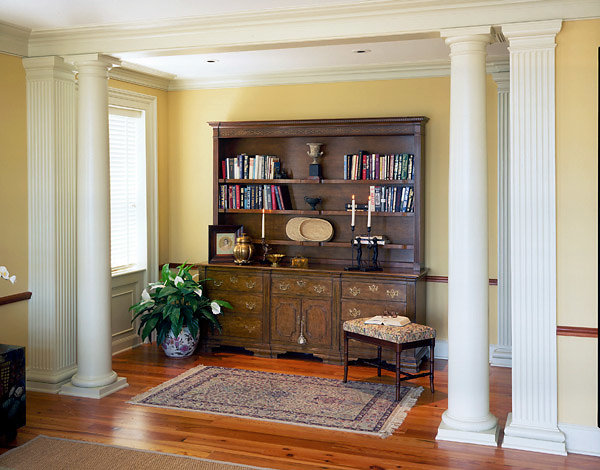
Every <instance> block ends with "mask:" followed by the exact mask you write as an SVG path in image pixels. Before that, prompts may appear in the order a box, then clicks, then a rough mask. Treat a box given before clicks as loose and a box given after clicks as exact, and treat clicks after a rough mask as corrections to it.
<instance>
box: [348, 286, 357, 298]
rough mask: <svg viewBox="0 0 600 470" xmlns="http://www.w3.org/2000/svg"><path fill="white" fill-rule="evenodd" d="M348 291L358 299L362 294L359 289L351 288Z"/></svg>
mask: <svg viewBox="0 0 600 470" xmlns="http://www.w3.org/2000/svg"><path fill="white" fill-rule="evenodd" d="M348 290H349V291H350V293H351V294H352V295H353V296H354V297H356V296H357V295H358V294H360V289H359V288H358V287H351V288H350V289H348Z"/></svg>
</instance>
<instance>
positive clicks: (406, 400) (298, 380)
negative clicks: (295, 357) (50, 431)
mask: <svg viewBox="0 0 600 470" xmlns="http://www.w3.org/2000/svg"><path fill="white" fill-rule="evenodd" d="M395 390H396V389H395V386H394V385H388V384H381V383H369V382H352V381H348V382H347V383H343V382H342V381H341V380H336V379H323V378H319V377H307V376H302V375H289V374H277V373H271V372H258V371H252V370H242V369H228V368H223V367H213V366H198V367H195V368H193V369H190V370H189V371H187V372H185V373H183V374H181V375H179V376H177V377H175V378H174V379H171V380H169V381H168V382H165V383H164V384H162V385H159V386H158V387H155V388H153V389H151V390H149V391H147V392H145V393H143V394H141V395H138V396H136V397H134V398H132V399H131V401H129V402H128V403H134V404H139V405H147V406H155V407H159V408H173V409H178V410H190V411H199V412H202V413H214V414H219V415H226V416H235V417H239V418H250V419H259V420H265V421H274V422H278V423H286V424H296V425H302V426H314V427H319V428H324V429H334V430H338V431H349V432H358V433H365V434H372V435H377V436H380V437H386V436H389V435H391V434H392V433H393V432H394V430H395V429H396V428H398V427H399V426H400V425H401V424H402V422H403V421H404V418H405V417H406V413H407V412H408V411H409V410H410V409H411V408H412V406H413V405H414V404H415V403H416V401H417V399H418V398H419V395H421V392H422V391H423V388H422V387H411V386H402V389H401V392H400V397H401V398H400V401H399V402H395V401H394V398H395Z"/></svg>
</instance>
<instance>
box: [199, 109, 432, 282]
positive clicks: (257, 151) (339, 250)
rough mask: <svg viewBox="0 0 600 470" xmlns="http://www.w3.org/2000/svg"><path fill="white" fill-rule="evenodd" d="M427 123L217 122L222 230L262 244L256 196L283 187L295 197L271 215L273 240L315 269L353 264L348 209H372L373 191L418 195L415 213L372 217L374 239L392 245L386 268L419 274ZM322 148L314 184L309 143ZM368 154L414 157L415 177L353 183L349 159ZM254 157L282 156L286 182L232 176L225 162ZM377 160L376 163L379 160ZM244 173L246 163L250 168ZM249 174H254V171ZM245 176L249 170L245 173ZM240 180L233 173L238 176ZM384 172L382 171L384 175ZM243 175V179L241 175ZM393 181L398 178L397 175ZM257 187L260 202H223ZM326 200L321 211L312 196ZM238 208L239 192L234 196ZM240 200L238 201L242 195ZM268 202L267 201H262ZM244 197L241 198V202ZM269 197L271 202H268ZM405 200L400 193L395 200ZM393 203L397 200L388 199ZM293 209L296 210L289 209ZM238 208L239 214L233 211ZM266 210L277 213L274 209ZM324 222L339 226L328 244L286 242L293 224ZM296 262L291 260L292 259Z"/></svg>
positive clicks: (362, 216)
mask: <svg viewBox="0 0 600 470" xmlns="http://www.w3.org/2000/svg"><path fill="white" fill-rule="evenodd" d="M427 120H428V119H427V118H425V117H399V118H381V119H378V118H368V119H331V120H303V121H254V122H248V121H246V122H211V123H209V124H210V126H211V127H212V128H213V143H214V146H213V147H214V156H213V158H214V164H213V174H214V195H213V196H214V201H215V204H214V213H213V220H214V223H215V224H219V225H234V224H239V225H243V226H244V231H245V232H246V233H247V234H249V235H250V237H251V238H253V239H254V240H258V239H259V238H260V231H261V216H260V214H261V208H262V207H263V203H261V201H260V200H259V199H258V197H257V196H256V194H255V193H259V192H262V193H263V195H264V194H265V193H264V187H265V185H267V186H266V187H267V188H269V187H270V186H279V187H281V188H282V189H284V190H285V191H286V192H287V193H288V194H289V204H288V205H286V206H285V209H279V208H278V209H273V210H269V211H268V212H267V216H266V230H265V231H266V238H267V242H268V243H269V244H271V245H275V246H276V248H277V251H278V252H280V253H283V254H285V255H287V256H288V257H293V256H295V255H303V256H307V257H308V258H309V260H310V262H311V263H317V264H338V265H343V264H348V262H349V261H350V256H351V253H350V239H351V235H352V232H351V230H350V218H351V215H350V212H349V211H347V210H346V209H345V206H346V204H347V203H350V201H351V198H352V195H353V194H354V195H355V197H356V201H357V204H366V203H367V198H368V196H369V194H370V187H371V186H376V187H387V188H389V190H390V192H391V191H394V190H395V189H396V188H397V192H398V193H400V192H401V190H402V188H407V194H408V191H409V190H410V191H411V192H412V194H411V196H412V208H411V210H410V211H406V212H401V211H387V212H373V213H372V218H373V219H372V233H373V234H374V235H384V236H385V237H386V238H387V240H388V241H389V243H388V244H387V245H385V246H384V247H383V249H382V250H381V252H380V255H379V261H380V263H381V265H382V266H384V267H388V268H400V269H412V270H414V271H419V270H420V269H421V268H422V267H423V254H424V253H423V243H422V240H423V232H424V214H423V209H424V191H423V182H424V169H425V158H424V143H425V141H424V139H425V124H426V122H427ZM317 141H318V142H320V143H322V144H323V146H322V148H321V150H322V151H323V152H324V156H323V157H322V158H321V159H320V161H321V167H322V178H319V179H313V178H309V176H308V173H309V164H310V162H311V159H310V157H308V155H307V150H308V146H307V145H306V144H307V142H317ZM361 151H366V152H367V153H368V156H369V157H370V156H372V155H374V154H375V155H378V156H380V158H381V161H383V158H384V157H383V156H384V155H391V156H393V155H403V154H404V155H410V156H411V160H412V162H411V163H412V165H413V170H412V173H413V175H414V177H413V178H412V179H358V180H356V179H354V180H353V179H345V178H344V176H347V175H345V174H344V158H345V156H346V155H355V154H356V155H358V154H359V153H360V152H361ZM244 154H245V155H247V156H248V157H247V159H251V158H253V157H254V156H255V155H259V156H275V157H277V158H278V159H279V164H280V167H281V169H282V170H283V171H285V172H286V173H287V176H288V177H287V178H283V179H251V178H239V177H238V178H227V175H226V174H224V168H225V166H224V162H225V161H226V160H227V159H236V158H237V157H238V156H240V155H244ZM374 160H375V158H374V157H373V161H374ZM242 168H243V164H242ZM246 171H247V172H248V170H246ZM242 172H243V169H242ZM232 174H233V172H231V174H230V176H231V175H232ZM250 174H252V173H250ZM380 174H381V173H380ZM238 175H239V173H238ZM390 176H391V172H390ZM236 187H240V190H241V188H246V187H254V188H255V189H253V190H252V191H255V193H254V194H252V200H251V201H252V202H251V203H249V204H248V205H247V206H246V207H252V208H240V207H241V205H240V204H239V199H238V204H235V201H234V204H227V202H226V203H224V204H223V197H224V195H223V191H224V190H225V188H227V191H231V189H229V188H233V191H234V194H235V188H236ZM305 196H309V197H320V198H321V200H322V202H321V204H320V205H319V206H318V209H319V210H316V211H313V210H311V208H310V207H309V205H308V204H307V203H306V202H305V201H304V197H305ZM225 197H226V198H228V200H229V202H231V194H230V193H229V194H228V195H227V196H225ZM234 197H235V196H234ZM261 197H262V196H261ZM238 198H239V196H238ZM265 199H266V197H265ZM395 199H396V200H397V201H398V203H399V202H400V195H399V194H398V195H397V196H396V198H395ZM388 200H390V198H388ZM288 206H289V207H288ZM232 207H234V208H232ZM265 207H269V206H266V205H265ZM297 216H304V217H321V218H325V219H327V220H328V221H329V222H330V223H331V224H332V225H333V227H334V238H333V239H332V240H331V241H330V242H327V243H320V244H307V243H304V244H301V245H298V244H297V243H285V242H286V240H287V237H286V234H285V225H286V223H287V222H288V221H289V220H290V219H291V218H293V217H297ZM366 216H367V213H366V212H360V211H358V212H357V214H356V229H355V235H361V234H365V233H366ZM287 259H288V260H289V258H287Z"/></svg>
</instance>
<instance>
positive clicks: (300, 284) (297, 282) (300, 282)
mask: <svg viewBox="0 0 600 470" xmlns="http://www.w3.org/2000/svg"><path fill="white" fill-rule="evenodd" d="M296 284H298V286H299V287H304V286H305V285H306V281H303V280H302V279H301V280H299V281H296Z"/></svg>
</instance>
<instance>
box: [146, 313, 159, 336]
mask: <svg viewBox="0 0 600 470" xmlns="http://www.w3.org/2000/svg"><path fill="white" fill-rule="evenodd" d="M158 320H159V318H158V317H153V318H150V319H149V320H148V322H147V323H146V325H145V326H144V331H142V339H143V340H145V339H146V338H148V336H150V334H151V333H152V331H154V327H155V326H156V324H157V323H158Z"/></svg>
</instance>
